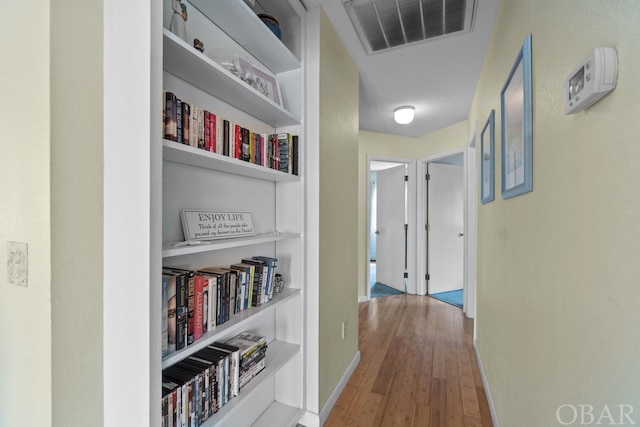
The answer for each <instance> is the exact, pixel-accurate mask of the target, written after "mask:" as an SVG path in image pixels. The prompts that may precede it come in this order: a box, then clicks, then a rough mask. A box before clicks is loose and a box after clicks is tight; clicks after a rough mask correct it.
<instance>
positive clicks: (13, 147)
mask: <svg viewBox="0 0 640 427" xmlns="http://www.w3.org/2000/svg"><path fill="white" fill-rule="evenodd" d="M0 16H2V17H3V23H2V25H1V26H0V75H1V76H2V78H1V79H0V93H2V102H0V128H2V129H3V130H4V131H3V137H2V142H1V143H0V218H1V220H0V325H2V329H0V426H27V425H29V426H47V425H50V424H51V346H50V342H51V309H50V298H51V292H50V284H51V266H50V265H51V239H50V230H51V229H50V224H49V183H50V181H49V160H50V157H49V111H50V110H49V1H48V0H34V1H33V2H30V3H29V5H28V6H26V5H25V4H23V3H21V2H16V1H13V2H8V1H3V2H0ZM7 241H14V242H16V241H17V242H23V243H27V244H28V265H29V269H28V282H27V284H28V286H27V287H26V288H25V287H17V286H14V285H10V284H9V283H8V281H7V268H6V247H7V243H6V242H7Z"/></svg>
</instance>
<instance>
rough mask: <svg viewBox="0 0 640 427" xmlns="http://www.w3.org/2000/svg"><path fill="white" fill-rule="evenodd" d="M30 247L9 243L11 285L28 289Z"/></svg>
mask: <svg viewBox="0 0 640 427" xmlns="http://www.w3.org/2000/svg"><path fill="white" fill-rule="evenodd" d="M28 261H29V253H28V245H27V244H26V243H22V242H7V282H8V283H9V284H10V285H16V286H24V287H25V288H26V287H27V282H28V274H27V273H28V271H29V268H28V267H29V265H28Z"/></svg>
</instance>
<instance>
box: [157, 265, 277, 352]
mask: <svg viewBox="0 0 640 427" xmlns="http://www.w3.org/2000/svg"><path fill="white" fill-rule="evenodd" d="M277 265H278V260H277V258H272V257H266V256H254V257H252V258H245V259H242V260H241V261H240V262H238V263H236V264H233V265H230V266H227V267H209V268H203V269H200V270H189V269H180V268H175V267H173V268H169V267H165V268H163V271H162V297H163V300H162V331H163V334H162V356H163V357H165V356H167V355H169V354H171V353H174V352H176V351H179V350H183V349H185V348H187V347H189V346H190V345H192V344H193V343H195V342H197V341H198V340H200V339H202V338H204V337H206V336H207V334H208V333H209V332H210V331H213V330H214V328H215V327H216V326H218V325H222V324H224V323H226V322H228V321H229V320H230V319H232V318H233V316H234V315H236V314H238V313H241V312H243V311H245V310H247V309H249V308H250V307H259V306H261V305H262V304H265V303H268V302H269V301H271V299H272V298H273V295H274V278H275V275H276V268H277ZM210 335H211V334H209V336H210Z"/></svg>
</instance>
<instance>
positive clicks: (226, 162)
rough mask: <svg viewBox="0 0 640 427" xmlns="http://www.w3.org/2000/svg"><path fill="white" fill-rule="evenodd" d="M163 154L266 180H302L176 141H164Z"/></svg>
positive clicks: (175, 160) (179, 161) (176, 161)
mask: <svg viewBox="0 0 640 427" xmlns="http://www.w3.org/2000/svg"><path fill="white" fill-rule="evenodd" d="M162 151H163V153H162V156H163V159H164V160H168V161H171V162H175V163H182V164H184V165H188V166H197V167H199V168H204V169H211V170H217V171H221V172H226V173H232V174H235V175H242V176H247V177H249V178H256V179H262V180H264V181H273V182H282V181H290V182H295V181H300V177H299V176H297V175H293V174H290V173H285V172H281V171H278V170H275V169H271V168H269V167H267V166H261V165H256V164H253V163H249V162H245V161H243V160H239V159H234V158H231V157H228V156H225V155H223V154H218V153H212V152H210V151H205V150H202V149H200V148H195V147H192V146H190V145H184V144H179V143H177V142H174V141H169V140H166V139H165V140H163V141H162Z"/></svg>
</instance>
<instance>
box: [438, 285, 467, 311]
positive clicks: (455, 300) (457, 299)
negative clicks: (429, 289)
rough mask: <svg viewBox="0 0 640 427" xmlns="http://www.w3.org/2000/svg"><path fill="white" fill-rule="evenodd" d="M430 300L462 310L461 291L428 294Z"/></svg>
mask: <svg viewBox="0 0 640 427" xmlns="http://www.w3.org/2000/svg"><path fill="white" fill-rule="evenodd" d="M430 296H431V297H432V298H435V299H439V300H440V301H444V302H446V303H449V304H451V305H455V306H456V307H460V308H462V289H458V290H455V291H449V292H439V293H437V294H430Z"/></svg>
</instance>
